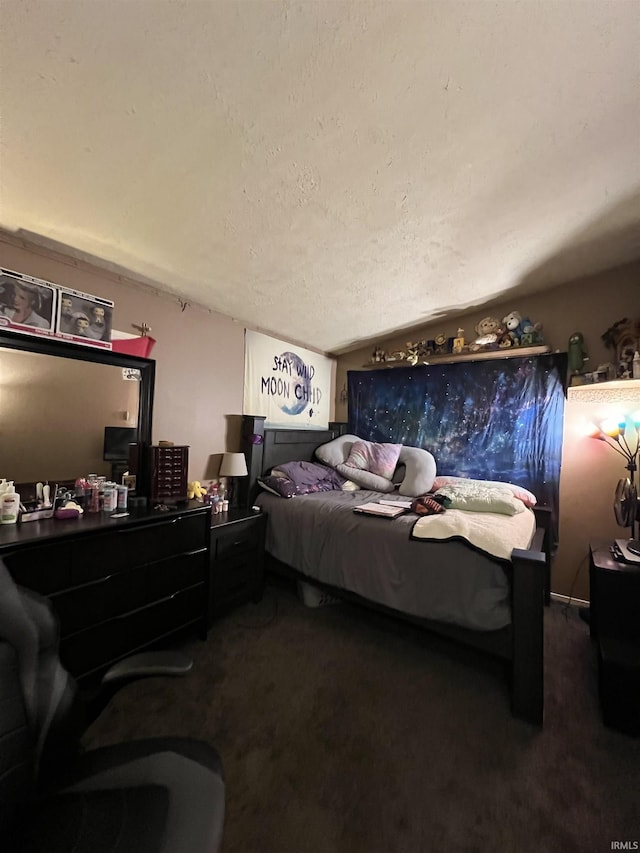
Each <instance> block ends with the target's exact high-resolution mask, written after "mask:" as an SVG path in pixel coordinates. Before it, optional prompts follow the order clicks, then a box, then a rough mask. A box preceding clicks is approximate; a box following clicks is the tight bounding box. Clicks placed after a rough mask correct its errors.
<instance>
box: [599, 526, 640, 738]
mask: <svg viewBox="0 0 640 853" xmlns="http://www.w3.org/2000/svg"><path fill="white" fill-rule="evenodd" d="M612 544H613V543H612V542H596V543H592V544H591V545H590V561H589V585H590V598H591V601H590V629H591V636H592V637H593V639H594V640H595V642H596V644H597V649H598V689H599V693H600V703H601V706H602V718H603V720H604V722H605V724H606V725H607V726H611V727H612V728H615V729H619V730H620V731H622V732H625V733H626V734H632V735H639V734H640V564H637V565H631V564H629V563H619V562H618V561H617V560H616V559H615V558H614V557H613V555H612V553H611V546H612Z"/></svg>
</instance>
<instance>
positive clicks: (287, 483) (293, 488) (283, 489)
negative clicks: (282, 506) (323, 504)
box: [258, 467, 342, 498]
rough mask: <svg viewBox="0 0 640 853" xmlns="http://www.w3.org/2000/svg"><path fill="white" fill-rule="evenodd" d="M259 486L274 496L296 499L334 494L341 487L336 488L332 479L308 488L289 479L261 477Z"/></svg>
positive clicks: (308, 485) (310, 485)
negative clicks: (298, 497)
mask: <svg viewBox="0 0 640 853" xmlns="http://www.w3.org/2000/svg"><path fill="white" fill-rule="evenodd" d="M277 470H278V471H281V470H282V468H281V467H280V468H278V469H277ZM338 476H339V475H338ZM340 480H342V477H340ZM258 485H259V486H262V488H263V489H265V490H266V491H267V492H273V494H276V495H279V496H280V497H281V498H295V497H296V495H310V494H313V493H314V492H334V491H336V488H337V489H340V486H337V487H336V486H335V484H334V483H333V481H332V479H331V478H328V479H326V480H318V481H317V482H315V483H311V484H307V485H306V486H305V485H303V486H298V485H296V483H294V482H293V480H291V479H289V477H260V479H259V480H258Z"/></svg>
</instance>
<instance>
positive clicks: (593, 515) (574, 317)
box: [336, 262, 640, 599]
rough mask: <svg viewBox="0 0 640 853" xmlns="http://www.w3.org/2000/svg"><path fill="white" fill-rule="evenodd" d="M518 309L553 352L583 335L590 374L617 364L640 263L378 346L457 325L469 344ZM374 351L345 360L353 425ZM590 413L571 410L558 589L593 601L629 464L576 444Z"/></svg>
mask: <svg viewBox="0 0 640 853" xmlns="http://www.w3.org/2000/svg"><path fill="white" fill-rule="evenodd" d="M512 310H518V311H519V312H520V313H521V314H522V315H523V316H528V317H529V318H530V319H531V320H532V321H533V322H540V323H542V324H543V326H544V335H545V342H546V343H547V344H548V345H549V346H550V347H551V348H552V349H557V350H566V349H567V343H568V339H569V337H570V335H571V334H572V333H573V332H575V331H581V332H582V333H583V335H584V338H585V345H586V349H587V351H588V354H589V362H588V368H592V369H593V368H595V367H596V366H597V365H598V364H599V363H601V362H606V361H610V360H612V353H611V352H610V351H609V350H607V349H606V347H605V346H604V344H603V343H602V341H601V339H600V336H601V335H602V333H603V332H604V331H606V330H607V329H608V328H609V327H610V326H611V325H612V324H613V323H614V322H615V321H616V320H620V319H622V318H623V317H630V318H637V317H638V316H640V263H639V262H636V263H633V264H628V265H626V266H623V267H619V268H617V269H614V270H610V271H608V272H606V273H601V274H598V275H594V276H590V277H589V278H584V279H579V280H577V281H572V282H567V283H566V284H562V285H560V286H559V287H556V288H553V289H552V290H547V291H544V292H542V293H539V294H536V295H534V296H527V297H524V296H523V297H520V298H517V299H510V300H509V301H505V302H502V303H495V304H494V305H493V306H491V307H486V306H485V307H481V308H478V309H475V310H473V311H469V312H466V313H464V314H460V315H459V316H458V317H456V318H455V319H454V320H450V321H447V322H436V323H430V324H429V325H426V326H424V327H422V328H420V329H418V330H417V331H412V332H411V333H406V332H404V333H402V335H397V336H394V337H391V338H386V339H383V340H380V341H377V342H376V343H377V344H378V345H379V346H381V347H382V349H384V350H385V351H392V350H394V349H402V348H404V345H405V343H406V341H415V340H421V339H428V338H433V337H434V336H435V335H437V334H439V333H443V334H446V335H447V336H451V335H454V334H455V332H456V329H457V328H458V326H460V327H462V328H463V329H464V330H465V338H466V339H467V340H469V339H471V338H472V337H473V336H474V332H473V329H474V326H475V325H476V324H477V323H478V321H479V320H481V319H482V318H483V317H485V316H487V315H493V316H496V317H499V318H501V317H504V316H505V315H506V314H507V313H509V312H510V311H512ZM372 350H373V344H372V345H370V346H367V347H364V348H362V349H360V350H357V351H354V352H351V353H348V354H347V355H343V356H340V357H339V359H338V365H337V369H336V398H337V399H336V420H346V419H347V407H346V405H344V404H342V403H341V402H340V392H341V390H342V389H343V387H344V386H345V384H346V378H347V370H362V369H363V367H364V366H365V365H366V364H367V362H368V361H369V360H370V358H371V352H372ZM588 368H587V369H588ZM389 369H390V370H392V369H393V368H389ZM585 405H586V404H585ZM579 408H580V407H579ZM574 415H575V417H574ZM583 415H584V412H583V411H579V412H578V411H577V410H576V409H575V406H574V405H571V406H568V407H567V422H566V423H565V442H564V447H563V464H562V472H561V477H560V543H561V544H560V548H559V550H558V555H557V557H556V559H555V561H554V566H553V577H552V589H553V591H554V592H558V593H561V594H563V595H569V594H570V593H572V594H573V596H575V597H577V598H585V599H587V598H588V597H589V587H588V560H587V559H586V557H587V554H588V548H589V541H590V540H591V539H593V538H595V537H604V538H615V537H620V536H625V531H624V530H623V529H622V528H620V527H618V526H617V524H616V522H615V519H614V517H613V510H612V505H613V493H614V490H615V486H616V483H617V482H618V479H619V478H620V477H622V476H624V474H625V473H626V472H625V470H624V461H623V460H622V459H621V458H620V457H618V456H617V455H616V454H615V453H614V452H613V451H607V448H605V447H603V446H602V445H601V444H600V443H597V442H594V441H593V440H591V439H586V438H584V437H580V438H579V440H575V439H574V437H573V436H574V435H575V434H576V432H575V429H574V419H575V418H577V419H578V420H581V419H582V420H584V418H583Z"/></svg>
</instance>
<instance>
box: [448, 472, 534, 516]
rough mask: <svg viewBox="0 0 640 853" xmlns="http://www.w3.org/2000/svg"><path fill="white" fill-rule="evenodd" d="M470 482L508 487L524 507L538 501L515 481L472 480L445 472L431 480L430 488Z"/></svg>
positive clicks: (530, 507)
mask: <svg viewBox="0 0 640 853" xmlns="http://www.w3.org/2000/svg"><path fill="white" fill-rule="evenodd" d="M470 482H473V483H477V484H478V485H481V486H490V487H491V486H492V487H494V488H498V487H500V486H501V487H502V488H503V489H508V490H509V491H510V492H511V493H512V494H513V495H514V497H516V498H518V500H521V501H522V503H523V504H524V505H525V506H526V507H529V509H533V507H534V506H535V505H536V504H537V503H538V499H537V498H536V496H535V495H534V494H533V492H530V491H529V489H525V488H524V487H523V486H517V485H516V484H515V483H502V482H500V481H499V480H473V479H472V478H469V477H449V475H448V474H445V475H444V476H442V477H436V478H435V480H434V481H433V486H432V488H433V491H434V492H435V491H436V489H440V488H442V486H448V485H453V486H455V485H457V484H458V483H470Z"/></svg>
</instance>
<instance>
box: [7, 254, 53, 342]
mask: <svg viewBox="0 0 640 853" xmlns="http://www.w3.org/2000/svg"><path fill="white" fill-rule="evenodd" d="M57 296H58V289H57V287H56V286H55V285H54V284H51V283H50V282H48V281H42V279H39V278H32V277H31V276H28V275H22V274H21V273H18V272H14V271H13V270H5V269H0V328H3V329H9V330H10V331H12V332H19V333H20V334H23V335H39V336H44V337H52V336H53V335H54V328H55V321H56V304H57V303H56V300H57Z"/></svg>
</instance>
